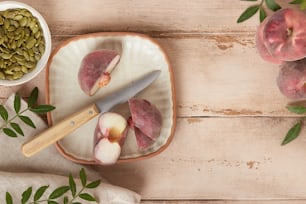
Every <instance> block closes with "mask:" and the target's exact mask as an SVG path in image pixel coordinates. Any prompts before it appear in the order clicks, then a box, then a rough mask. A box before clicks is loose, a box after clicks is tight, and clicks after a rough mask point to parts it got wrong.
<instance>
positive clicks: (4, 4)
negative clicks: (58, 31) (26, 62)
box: [0, 1, 51, 86]
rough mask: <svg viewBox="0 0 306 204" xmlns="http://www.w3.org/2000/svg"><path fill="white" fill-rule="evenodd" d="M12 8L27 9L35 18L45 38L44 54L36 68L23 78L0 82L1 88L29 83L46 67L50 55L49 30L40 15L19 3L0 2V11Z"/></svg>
mask: <svg viewBox="0 0 306 204" xmlns="http://www.w3.org/2000/svg"><path fill="white" fill-rule="evenodd" d="M14 8H24V9H27V10H28V11H30V12H31V13H32V15H33V16H35V17H36V18H37V19H38V21H39V23H40V26H41V29H42V31H43V35H44V38H45V52H44V54H43V55H42V57H41V59H40V60H39V61H38V63H37V65H36V67H35V68H34V69H33V70H32V71H31V72H29V73H27V74H25V75H24V76H22V77H21V78H20V79H17V80H0V85H3V86H16V85H20V84H23V83H26V82H28V81H30V80H31V79H33V78H34V77H36V76H37V75H38V74H39V73H40V72H41V71H42V70H43V68H44V67H45V66H46V64H47V62H48V59H49V56H50V53H51V34H50V30H49V27H48V25H47V23H46V21H45V19H44V18H43V17H42V16H41V14H40V13H39V12H38V11H36V10H35V9H34V8H32V7H31V6H29V5H27V4H24V3H20V2H15V1H3V2H0V10H1V11H3V10H7V9H14Z"/></svg>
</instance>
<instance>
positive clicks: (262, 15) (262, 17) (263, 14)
mask: <svg viewBox="0 0 306 204" xmlns="http://www.w3.org/2000/svg"><path fill="white" fill-rule="evenodd" d="M266 17H267V13H266V11H265V9H264V8H263V7H260V10H259V20H260V22H263V21H264V20H265V18H266Z"/></svg>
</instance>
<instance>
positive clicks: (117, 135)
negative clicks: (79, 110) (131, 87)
mask: <svg viewBox="0 0 306 204" xmlns="http://www.w3.org/2000/svg"><path fill="white" fill-rule="evenodd" d="M127 131H128V129H127V121H126V119H125V118H124V117H123V116H121V115H119V114H117V113H112V112H108V113H104V114H102V115H101V116H100V118H99V121H98V124H97V127H96V131H95V137H94V157H95V159H96V161H97V162H99V163H101V164H113V163H115V162H116V161H117V159H118V158H119V156H120V153H121V146H122V145H123V143H124V140H125V138H126V135H127Z"/></svg>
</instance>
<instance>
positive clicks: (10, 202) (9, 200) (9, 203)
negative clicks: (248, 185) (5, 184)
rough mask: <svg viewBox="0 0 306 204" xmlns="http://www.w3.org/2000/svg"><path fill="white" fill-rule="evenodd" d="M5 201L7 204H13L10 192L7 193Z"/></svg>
mask: <svg viewBox="0 0 306 204" xmlns="http://www.w3.org/2000/svg"><path fill="white" fill-rule="evenodd" d="M5 200H6V204H13V198H12V196H11V194H10V193H9V192H6V195H5Z"/></svg>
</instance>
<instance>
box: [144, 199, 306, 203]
mask: <svg viewBox="0 0 306 204" xmlns="http://www.w3.org/2000/svg"><path fill="white" fill-rule="evenodd" d="M305 202H306V200H258V201H247V200H243V201H236V200H235V201H234V200H222V201H221V200H217V201H206V200H201V201H193V200H185V201H184V200H175V201H146V200H145V201H142V202H141V204H304V203H305Z"/></svg>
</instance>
